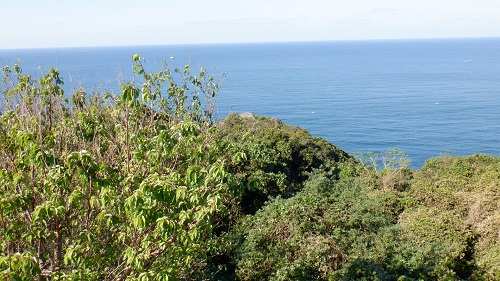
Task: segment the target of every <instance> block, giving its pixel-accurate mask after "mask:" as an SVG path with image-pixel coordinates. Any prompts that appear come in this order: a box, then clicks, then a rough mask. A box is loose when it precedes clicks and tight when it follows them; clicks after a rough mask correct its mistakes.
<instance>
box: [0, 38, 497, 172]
mask: <svg viewBox="0 0 500 281" xmlns="http://www.w3.org/2000/svg"><path fill="white" fill-rule="evenodd" d="M135 53H138V54H140V55H141V56H142V57H145V58H146V61H147V64H146V67H147V68H148V69H149V70H151V71H157V70H159V68H160V61H161V60H162V59H167V61H168V63H169V65H170V66H171V68H175V67H180V68H182V67H184V65H186V64H190V65H191V66H192V68H193V69H198V68H199V67H201V66H206V68H207V69H208V70H209V71H211V72H214V73H215V74H216V75H221V74H223V73H226V78H225V80H224V82H223V85H222V89H221V90H220V92H219V98H218V117H219V118H223V117H224V116H226V115H227V114H228V113H230V112H251V113H254V114H259V115H265V116H272V117H276V118H279V119H282V120H283V121H284V122H285V123H288V124H291V125H295V126H300V127H302V128H305V129H307V130H308V131H309V132H310V133H311V134H312V135H314V136H318V137H323V138H325V139H327V140H328V141H330V142H332V143H333V144H335V145H337V146H338V147H340V148H342V149H344V150H345V151H347V152H349V153H354V152H367V151H373V152H381V151H386V150H389V149H391V148H393V147H397V148H399V149H401V150H403V151H404V152H405V153H406V154H408V155H409V156H410V158H411V159H412V161H413V165H412V167H413V168H420V167H421V166H422V165H423V164H424V161H425V160H426V159H428V158H430V157H435V156H439V155H441V154H443V153H446V154H451V155H470V154H474V153H487V154H492V155H500V38H496V39H493V38H490V39H427V40H381V41H335V42H308V43H253V44H213V45H171V46H139V47H137V46H136V47H93V48H87V47H85V48H61V49H21V50H0V63H1V64H2V65H13V64H14V63H15V62H16V60H17V58H20V59H21V63H22V66H23V69H24V71H25V72H36V71H37V68H38V66H43V69H45V70H48V69H49V68H50V67H52V66H54V67H58V68H59V69H60V71H61V73H62V75H63V77H64V81H65V87H66V88H67V89H68V90H70V89H71V88H72V87H73V86H74V87H78V86H79V85H80V84H83V85H84V87H85V88H86V90H87V92H92V91H94V90H96V91H100V90H102V89H108V90H110V89H118V87H119V86H118V78H117V77H119V76H120V75H118V76H117V73H123V75H124V78H125V79H126V80H127V79H131V72H132V69H131V68H132V64H131V57H132V55H133V54H135ZM172 56H173V57H174V59H170V57H172ZM212 70H213V71H212ZM0 87H1V86H0Z"/></svg>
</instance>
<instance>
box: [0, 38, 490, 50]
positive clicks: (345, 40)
mask: <svg viewBox="0 0 500 281" xmlns="http://www.w3.org/2000/svg"><path fill="white" fill-rule="evenodd" d="M467 39H500V36H469V37H414V38H410V37H409V38H368V39H330V40H289V41H286V40H283V41H244V42H206V43H202V42H198V43H158V44H156V43H153V44H125V45H83V46H52V47H18V48H2V47H0V51H14V50H41V49H78V48H116V47H124V48H127V47H155V46H196V45H199V46H203V45H205V46H206V45H245V44H286V43H321V42H324V43H328V42H375V41H415V40H424V41H425V40H467Z"/></svg>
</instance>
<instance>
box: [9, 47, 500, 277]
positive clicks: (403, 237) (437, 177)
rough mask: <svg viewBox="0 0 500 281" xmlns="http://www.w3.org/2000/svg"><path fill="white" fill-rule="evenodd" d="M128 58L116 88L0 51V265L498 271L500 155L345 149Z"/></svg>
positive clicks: (202, 84) (227, 271) (98, 273)
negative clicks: (3, 60)
mask: <svg viewBox="0 0 500 281" xmlns="http://www.w3.org/2000/svg"><path fill="white" fill-rule="evenodd" d="M132 61H133V65H134V74H133V79H132V80H131V81H128V82H123V83H122V84H121V85H120V89H121V91H120V92H119V93H113V92H91V93H88V92H86V90H85V89H84V88H76V89H74V90H72V91H71V92H70V93H68V92H66V90H65V89H66V88H65V87H64V86H63V85H64V81H63V80H62V78H61V76H60V73H59V70H58V69H55V68H51V69H50V70H49V71H48V72H47V73H41V74H40V77H38V78H37V77H35V75H30V74H25V73H24V72H23V70H22V68H21V64H20V63H17V64H15V65H14V66H12V67H9V66H5V67H4V68H3V69H2V70H3V78H2V86H1V88H0V89H1V91H2V96H1V97H0V103H1V104H0V279H2V280H498V279H500V242H499V241H500V239H499V235H500V158H499V157H494V156H489V155H472V156H469V157H462V156H461V157H458V156H457V157H451V156H442V157H438V158H433V159H428V160H427V161H426V164H425V165H424V167H423V168H422V169H419V170H411V169H409V168H408V167H409V163H410V161H409V159H408V157H407V156H406V155H405V154H404V153H403V152H401V151H400V150H398V149H394V150H391V151H388V152H383V153H378V154H377V153H368V154H359V155H349V154H348V153H346V152H344V151H342V150H341V149H340V148H338V147H336V146H334V145H333V144H331V143H329V142H327V141H325V140H324V139H321V138H317V137H313V136H311V135H310V134H309V133H308V132H307V131H305V130H303V129H301V128H298V127H293V126H289V125H286V124H284V123H283V122H281V121H280V120H277V119H274V118H269V117H262V116H256V115H252V114H244V115H238V114H231V115H229V116H227V117H226V118H224V119H222V120H216V118H215V112H216V98H217V93H218V90H219V89H220V86H221V85H220V83H219V81H220V80H219V79H218V78H217V77H215V76H214V75H211V74H210V73H208V72H207V71H206V69H204V68H201V69H200V70H199V71H196V72H195V71H193V70H192V69H191V68H190V67H189V66H186V67H185V68H183V69H177V68H176V69H172V70H171V69H170V68H169V66H168V65H167V64H166V62H164V64H163V68H162V69H161V70H160V71H157V72H150V71H149V70H148V69H147V68H146V64H145V61H144V60H143V59H142V58H141V57H140V56H139V55H134V56H133V57H132Z"/></svg>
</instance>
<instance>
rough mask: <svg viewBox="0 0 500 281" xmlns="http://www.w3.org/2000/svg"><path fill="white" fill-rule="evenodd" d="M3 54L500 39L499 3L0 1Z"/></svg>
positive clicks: (478, 0)
mask: <svg viewBox="0 0 500 281" xmlns="http://www.w3.org/2000/svg"><path fill="white" fill-rule="evenodd" d="M0 18H1V19H2V27H1V28H0V49H17V48H52V47H86V46H125V45H126V46H129V45H168V44H199V43H240V42H279V41H332V40H372V39H408V38H461V37H500V1H499V0H411V1H410V0H342V1H339V0H247V1H241V0H240V1H239V0H232V1H231V0H209V1H206V0H197V1H195V0H177V1H172V0H142V1H137V0H135V1H131V0H120V1H118V0H0Z"/></svg>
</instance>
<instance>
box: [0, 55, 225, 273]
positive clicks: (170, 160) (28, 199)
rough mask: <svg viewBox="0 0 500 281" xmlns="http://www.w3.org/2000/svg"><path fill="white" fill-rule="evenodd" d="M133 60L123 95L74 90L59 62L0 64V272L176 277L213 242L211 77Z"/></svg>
mask: <svg viewBox="0 0 500 281" xmlns="http://www.w3.org/2000/svg"><path fill="white" fill-rule="evenodd" d="M133 63H134V73H135V76H134V79H133V80H132V82H129V83H125V84H123V85H122V91H121V94H120V95H119V96H113V95H112V94H109V93H104V94H95V95H93V96H88V95H87V94H86V93H85V92H84V91H83V89H78V90H77V91H75V93H73V94H72V95H71V98H68V96H67V95H65V93H64V90H63V87H62V85H63V81H62V79H61V78H60V76H59V71H58V70H57V69H50V71H49V73H47V74H43V75H42V76H41V77H40V78H39V79H34V78H32V76H31V75H24V74H23V72H22V69H21V67H20V64H19V63H17V64H15V65H14V67H13V71H12V69H11V68H10V67H4V68H3V73H4V76H3V80H2V81H3V85H4V88H3V90H2V92H3V104H2V112H1V115H0V225H1V227H0V279H3V280H33V279H38V280H49V279H50V280H168V279H169V278H174V279H175V278H179V279H180V278H184V277H187V276H189V275H190V274H191V272H190V269H191V268H192V267H194V266H195V264H196V263H197V262H199V261H200V257H202V256H203V255H204V254H205V253H206V251H208V249H209V248H210V245H209V244H208V243H209V242H208V241H209V239H208V237H210V235H211V230H212V226H211V217H212V216H213V214H214V213H215V212H217V211H220V210H221V208H222V205H221V194H224V192H226V184H225V177H226V171H225V169H226V168H225V167H226V165H225V163H224V160H223V159H222V158H221V157H219V155H218V154H217V151H216V145H215V141H216V140H215V139H214V137H213V129H212V126H211V125H212V123H213V120H214V117H213V113H214V111H213V105H214V101H215V98H216V94H217V90H218V89H219V85H218V84H217V83H215V82H214V77H213V76H209V75H208V74H207V72H206V70H205V69H201V71H200V72H199V73H198V75H191V74H190V68H189V66H186V67H185V68H184V69H183V70H179V69H175V70H174V71H170V70H169V69H168V66H167V65H166V63H165V64H164V69H163V70H161V71H159V72H157V73H148V72H147V71H146V70H145V67H144V65H145V62H144V60H143V59H141V58H140V57H139V56H138V55H134V56H133ZM179 79H180V80H179ZM177 81H180V83H178V82H177ZM203 98H205V99H203Z"/></svg>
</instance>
